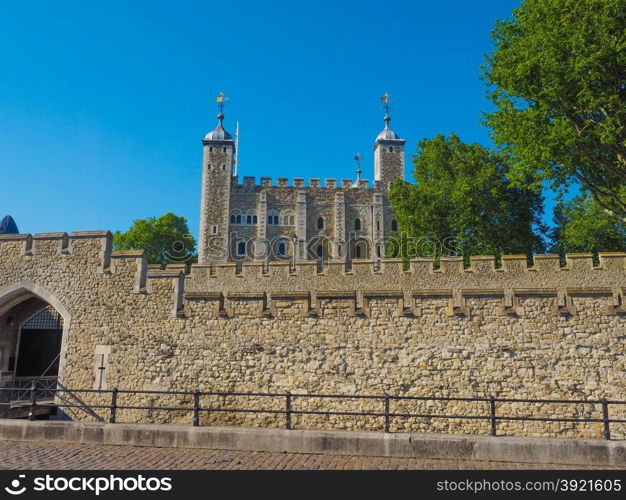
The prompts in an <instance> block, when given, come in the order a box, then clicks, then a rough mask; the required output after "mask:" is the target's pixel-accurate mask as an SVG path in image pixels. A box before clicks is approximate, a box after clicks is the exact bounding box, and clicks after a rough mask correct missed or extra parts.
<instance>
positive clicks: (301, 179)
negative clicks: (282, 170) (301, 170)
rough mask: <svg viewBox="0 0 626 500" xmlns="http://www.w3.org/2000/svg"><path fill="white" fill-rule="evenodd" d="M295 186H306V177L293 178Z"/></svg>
mask: <svg viewBox="0 0 626 500" xmlns="http://www.w3.org/2000/svg"><path fill="white" fill-rule="evenodd" d="M293 187H296V188H302V187H304V177H294V178H293Z"/></svg>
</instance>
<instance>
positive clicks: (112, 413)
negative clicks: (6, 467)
mask: <svg viewBox="0 0 626 500" xmlns="http://www.w3.org/2000/svg"><path fill="white" fill-rule="evenodd" d="M15 390H20V391H25V388H23V387H21V388H20V387H17V388H16V387H0V391H15ZM26 392H27V393H28V395H29V399H28V401H29V402H30V412H29V418H30V419H34V415H35V409H36V408H55V407H56V408H81V409H83V410H84V411H87V413H89V414H90V415H92V416H95V418H97V419H98V420H101V421H103V419H102V418H101V417H100V416H99V415H98V414H97V413H95V412H94V411H93V409H108V410H109V419H108V421H109V423H116V422H117V412H118V410H152V411H155V410H156V411H179V412H180V411H185V412H193V421H192V422H193V425H194V426H196V427H197V426H199V425H200V414H202V413H207V414H208V413H244V414H247V413H265V414H268V415H284V416H285V428H286V429H288V430H290V429H292V428H293V423H292V417H293V416H294V415H320V416H351V417H373V418H384V428H383V429H384V431H385V432H390V423H391V419H394V418H396V419H397V418H402V419H407V418H427V419H465V420H486V421H490V422H491V433H490V434H491V435H492V436H497V423H498V422H506V421H508V422H514V421H519V422H570V423H601V424H602V425H603V435H604V439H611V429H610V425H611V424H612V423H626V419H624V418H610V416H609V405H626V401H624V400H611V401H609V400H607V399H589V400H585V399H580V400H576V399H520V398H496V397H476V398H470V397H446V396H400V395H398V396H392V395H389V394H384V395H365V394H363V395H358V394H298V393H296V394H292V393H290V392H286V393H273V392H234V391H163V390H130V389H117V388H114V389H68V388H66V387H63V386H61V385H60V384H59V386H57V385H56V384H55V388H39V387H37V384H36V383H35V384H33V385H32V386H31V387H30V388H29V390H28V391H26ZM39 393H52V394H54V395H55V396H56V399H57V402H55V403H39V402H38V399H39V398H38V395H39ZM60 393H65V394H70V395H72V396H73V397H74V398H76V399H77V400H78V401H79V402H80V403H81V404H78V405H77V404H70V403H66V402H64V399H63V398H62V397H60V396H59V394H60ZM75 393H83V394H103V395H110V403H109V404H87V403H85V402H83V401H82V400H80V399H79V398H78V397H77V396H76V395H75ZM138 394H154V395H168V396H192V405H191V406H154V405H129V404H119V402H118V399H119V397H120V396H121V395H138ZM202 397H224V398H226V397H232V398H241V397H254V398H268V399H277V398H279V399H283V400H284V407H283V408H281V409H276V408H258V407H257V408H230V407H228V408H223V407H203V406H202V405H201V398H202ZM321 398H326V399H328V398H335V399H340V400H369V401H375V400H378V401H381V402H383V411H380V412H378V411H334V410H329V411H324V410H313V409H311V410H306V409H294V408H293V402H294V399H321ZM411 400H413V401H434V402H453V401H457V402H459V401H460V402H468V403H469V402H480V403H489V405H488V406H489V411H488V412H486V414H483V415H475V414H445V413H410V412H409V413H401V412H393V411H391V409H390V402H392V401H411ZM58 401H62V402H58ZM499 403H500V404H501V403H504V404H506V403H524V404H531V405H536V404H542V405H546V404H562V405H563V404H566V405H600V407H601V410H602V416H601V417H597V418H595V417H594V418H591V417H534V416H515V415H500V414H498V413H497V411H496V410H497V404H499ZM10 404H11V403H0V406H6V405H10Z"/></svg>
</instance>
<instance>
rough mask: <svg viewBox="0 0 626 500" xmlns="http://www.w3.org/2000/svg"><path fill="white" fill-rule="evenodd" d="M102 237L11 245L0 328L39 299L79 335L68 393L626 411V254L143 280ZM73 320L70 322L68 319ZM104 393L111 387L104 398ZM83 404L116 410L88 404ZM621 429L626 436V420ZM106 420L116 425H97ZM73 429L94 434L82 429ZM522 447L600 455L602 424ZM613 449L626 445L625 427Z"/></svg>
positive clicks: (418, 423)
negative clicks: (101, 375) (595, 445)
mask: <svg viewBox="0 0 626 500" xmlns="http://www.w3.org/2000/svg"><path fill="white" fill-rule="evenodd" d="M110 249H111V235H110V233H108V232H85V233H73V234H72V235H70V236H69V237H68V235H66V234H65V233H55V234H44V235H35V236H30V235H6V236H0V321H2V315H3V314H6V312H7V307H9V306H11V304H13V306H15V305H16V303H15V301H16V300H17V299H16V297H17V298H19V293H23V294H24V298H25V299H26V298H27V297H32V296H39V297H40V298H42V299H44V300H46V301H48V302H51V301H56V303H57V306H58V308H61V309H63V311H64V312H63V313H62V314H65V317H64V320H65V323H66V324H68V325H69V326H68V329H67V331H66V332H65V334H64V335H65V339H64V347H63V359H62V361H61V381H62V383H63V384H64V385H65V386H67V387H70V388H87V389H90V388H93V387H94V384H95V383H96V381H97V380H96V372H97V366H96V363H97V362H98V361H100V362H101V361H102V359H104V358H102V357H101V358H99V357H98V356H102V353H105V352H106V353H107V354H106V356H107V357H106V365H107V366H106V380H105V382H104V384H103V385H102V386H103V387H107V388H109V389H110V388H113V387H117V388H119V389H132V390H180V391H193V390H196V389H199V390H205V391H240V392H249V391H260V392H277V393H284V392H285V391H291V392H292V393H299V394H307V393H308V394H346V395H351V394H360V395H381V394H384V393H389V394H392V395H406V396H448V397H489V396H492V395H493V396H495V397H500V398H548V399H557V398H558V399H562V398H566V399H570V398H571V399H582V400H596V399H600V398H603V397H606V398H608V399H609V400H622V401H623V400H626V370H625V366H624V342H625V340H626V333H625V332H626V329H625V327H626V309H624V307H623V305H622V304H623V299H622V297H623V293H624V289H625V287H626V254H622V253H619V254H617V253H611V254H603V255H601V258H600V265H599V266H597V267H594V266H593V263H592V259H591V256H590V255H583V254H574V255H569V256H568V258H567V265H566V266H565V267H561V266H560V265H559V261H558V258H557V257H556V256H535V257H534V265H533V266H531V267H529V266H528V265H527V262H526V258H525V257H523V256H508V257H505V258H503V260H502V268H496V267H495V263H494V260H493V258H490V257H476V258H473V259H472V264H471V267H470V268H468V269H464V268H463V263H462V260H461V259H459V258H448V259H444V260H443V261H442V263H441V267H440V268H439V269H434V268H433V263H432V261H430V260H428V259H417V260H414V261H412V262H411V265H410V267H409V268H408V269H406V270H405V269H404V267H403V264H402V262H398V261H383V262H382V265H381V266H380V268H378V267H375V265H374V263H373V262H371V261H353V262H352V265H351V268H350V269H346V267H345V263H344V262H341V263H340V262H333V261H330V262H329V263H328V264H327V265H326V266H325V268H324V269H321V270H320V269H318V267H317V265H316V263H315V262H299V263H297V265H296V268H295V269H293V268H292V267H291V266H290V265H289V264H288V263H287V264H284V263H276V264H271V265H270V266H269V268H267V267H265V266H263V265H262V264H255V263H250V264H244V265H243V266H236V265H234V264H228V263H223V264H216V265H195V266H192V270H191V273H190V274H189V275H187V276H185V274H184V273H183V271H182V268H181V267H180V266H176V265H174V266H169V267H168V269H166V270H159V269H154V268H152V267H148V266H147V265H146V261H145V256H144V255H143V253H142V252H140V251H131V252H111V250H110ZM60 312H61V311H60ZM100 383H101V384H102V380H101V381H100ZM80 397H81V399H83V400H85V401H86V402H89V403H101V404H108V401H109V396H107V397H103V398H99V397H96V396H94V395H88V394H85V395H83V394H81V395H80ZM191 402H192V396H190V395H179V396H158V395H149V394H146V395H141V396H129V395H125V394H121V395H120V400H119V404H121V405H132V404H136V403H143V404H145V403H158V404H168V405H170V406H180V407H191ZM201 403H202V406H204V407H214V408H218V407H220V408H226V407H229V406H230V407H240V408H241V407H246V406H247V405H257V406H261V407H264V408H266V409H270V410H271V409H276V410H282V409H283V408H284V404H285V403H284V398H283V397H276V398H274V399H269V398H261V397H252V396H250V397H246V398H241V399H237V400H235V398H232V397H223V396H219V397H208V396H206V397H203V398H202V401H201ZM293 409H294V410H304V409H332V410H335V411H353V410H356V409H359V410H368V411H374V412H381V411H382V409H383V401H382V399H376V400H352V401H348V402H345V401H339V400H337V399H332V398H310V399H304V398H298V397H295V398H294V401H293ZM391 411H393V412H398V413H403V412H409V411H410V412H413V413H422V414H426V413H428V414H443V413H446V414H464V415H474V416H478V415H487V412H488V403H487V402H463V401H451V402H432V401H415V400H409V401H394V402H392V407H391ZM610 411H611V416H612V417H614V418H618V417H621V418H626V405H621V406H618V405H612V406H611V410H610ZM97 412H98V413H99V414H100V415H101V416H102V417H103V418H107V417H108V410H106V409H98V410H97ZM498 412H499V414H500V415H527V416H543V417H546V416H547V417H551V418H564V417H565V418H568V417H569V418H573V417H582V416H588V417H590V418H601V416H602V413H601V408H600V405H598V404H591V403H588V404H583V405H578V406H574V405H564V404H555V403H551V404H544V405H528V404H522V403H515V402H509V403H500V404H499V406H498ZM69 413H71V414H72V416H73V417H74V418H80V419H88V418H89V417H87V416H86V415H85V414H84V413H82V412H73V413H72V412H69ZM191 419H192V414H191V412H190V411H187V410H180V411H179V412H176V413H166V412H158V411H145V410H120V411H119V412H118V421H126V422H178V423H191ZM201 420H202V424H232V425H264V426H282V425H284V417H283V416H282V415H274V414H271V413H268V414H230V413H226V412H211V413H206V414H203V415H202V419H201ZM382 425H383V422H382V419H380V418H363V417H351V416H333V417H323V416H303V415H296V416H294V426H295V427H334V428H346V429H381V428H382ZM489 426H490V424H489V422H488V421H486V420H468V419H465V420H463V419H428V418H412V419H402V418H394V419H392V422H391V430H392V431H394V430H413V431H423V432H452V433H487V432H489ZM498 432H499V433H501V434H514V435H546V436H574V435H577V436H585V437H596V438H598V437H601V436H602V425H601V423H596V422H594V423H589V424H572V423H568V422H554V423H543V422H535V421H529V422H512V421H502V422H500V423H499V424H498ZM612 432H613V437H614V438H617V439H620V438H621V439H623V438H624V435H625V434H626V427H625V426H624V425H623V424H614V425H613V427H612Z"/></svg>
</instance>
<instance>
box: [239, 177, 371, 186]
mask: <svg viewBox="0 0 626 500" xmlns="http://www.w3.org/2000/svg"><path fill="white" fill-rule="evenodd" d="M233 183H234V187H237V188H239V189H246V188H247V189H254V188H262V189H263V188H296V189H352V188H357V189H370V187H371V186H370V182H369V181H368V180H367V179H359V180H358V181H355V180H353V179H341V180H340V181H339V182H338V181H337V179H324V182H323V183H322V180H321V179H319V178H310V179H309V182H308V184H307V185H305V179H304V178H303V177H294V178H293V179H291V181H290V180H289V178H287V177H277V178H276V182H274V179H273V178H272V177H261V178H260V182H259V183H258V184H257V183H256V177H252V176H244V177H243V183H242V184H239V179H238V177H234V178H233ZM373 187H374V189H380V188H381V187H382V184H381V183H380V182H379V181H374V183H373Z"/></svg>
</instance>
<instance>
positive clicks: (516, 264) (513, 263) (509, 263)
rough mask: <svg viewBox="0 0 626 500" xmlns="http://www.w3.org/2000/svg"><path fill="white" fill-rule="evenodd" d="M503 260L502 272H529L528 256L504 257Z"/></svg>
mask: <svg viewBox="0 0 626 500" xmlns="http://www.w3.org/2000/svg"><path fill="white" fill-rule="evenodd" d="M501 260H502V268H501V270H502V271H503V272H505V273H511V274H519V273H525V272H526V271H528V258H527V257H526V255H503V256H502V257H501Z"/></svg>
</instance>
